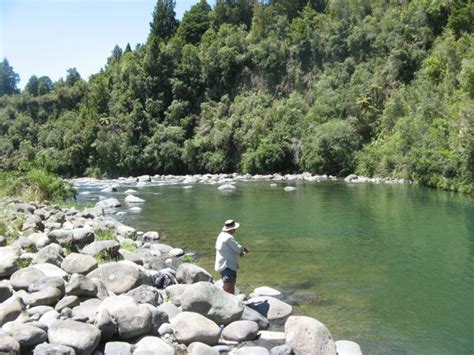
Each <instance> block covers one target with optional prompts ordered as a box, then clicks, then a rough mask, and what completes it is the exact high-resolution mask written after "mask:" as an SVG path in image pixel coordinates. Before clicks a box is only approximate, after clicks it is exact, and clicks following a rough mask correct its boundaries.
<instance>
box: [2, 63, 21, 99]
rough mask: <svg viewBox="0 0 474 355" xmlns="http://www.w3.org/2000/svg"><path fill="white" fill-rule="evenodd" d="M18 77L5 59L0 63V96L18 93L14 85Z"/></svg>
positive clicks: (18, 79)
mask: <svg viewBox="0 0 474 355" xmlns="http://www.w3.org/2000/svg"><path fill="white" fill-rule="evenodd" d="M19 81H20V76H19V75H18V74H17V73H15V71H14V70H13V67H12V66H11V65H10V63H8V60H7V58H5V59H3V61H2V62H1V63H0V96H3V95H11V94H16V93H18V92H19V90H18V88H17V87H16V85H17V84H18V82H19Z"/></svg>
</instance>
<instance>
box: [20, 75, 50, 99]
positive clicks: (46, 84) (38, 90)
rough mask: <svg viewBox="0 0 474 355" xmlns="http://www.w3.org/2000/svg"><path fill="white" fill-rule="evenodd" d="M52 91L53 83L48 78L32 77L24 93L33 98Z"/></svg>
mask: <svg viewBox="0 0 474 355" xmlns="http://www.w3.org/2000/svg"><path fill="white" fill-rule="evenodd" d="M52 89H53V82H52V80H51V79H50V78H49V77H48V76H42V77H40V78H38V77H37V76H36V75H32V76H31V78H30V80H28V83H27V84H26V86H25V91H26V92H27V93H29V94H31V95H33V96H40V95H45V94H47V93H48V92H50V91H51V90H52Z"/></svg>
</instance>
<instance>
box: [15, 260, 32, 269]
mask: <svg viewBox="0 0 474 355" xmlns="http://www.w3.org/2000/svg"><path fill="white" fill-rule="evenodd" d="M30 264H31V259H18V260H17V261H16V265H17V266H18V268H19V269H24V268H25V267H28V266H30Z"/></svg>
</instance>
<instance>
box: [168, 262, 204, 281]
mask: <svg viewBox="0 0 474 355" xmlns="http://www.w3.org/2000/svg"><path fill="white" fill-rule="evenodd" d="M176 278H177V279H178V281H179V282H181V283H185V284H193V283H196V282H200V281H206V282H212V276H211V275H210V274H209V273H208V272H207V271H206V270H204V269H203V268H202V267H199V266H197V265H194V264H190V263H183V264H181V265H179V267H178V270H177V271H176Z"/></svg>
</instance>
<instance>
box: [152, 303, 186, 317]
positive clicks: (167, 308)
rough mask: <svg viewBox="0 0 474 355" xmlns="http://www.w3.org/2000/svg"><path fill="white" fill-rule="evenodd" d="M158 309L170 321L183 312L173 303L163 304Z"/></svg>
mask: <svg viewBox="0 0 474 355" xmlns="http://www.w3.org/2000/svg"><path fill="white" fill-rule="evenodd" d="M157 309H158V310H159V311H161V312H164V313H166V315H167V316H168V319H173V318H174V317H176V316H177V315H178V314H179V313H181V310H180V309H179V308H178V307H176V306H175V305H174V304H173V303H171V302H163V303H162V304H160V305H159V306H158V307H157Z"/></svg>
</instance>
